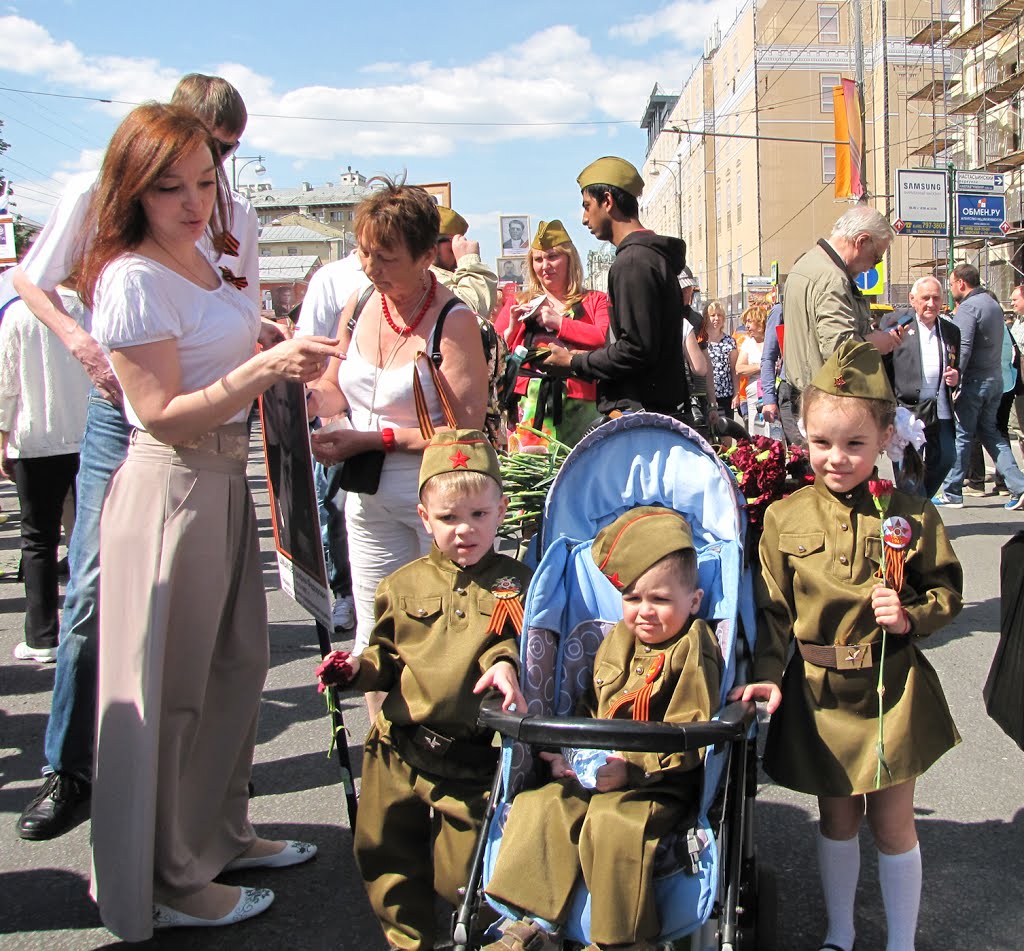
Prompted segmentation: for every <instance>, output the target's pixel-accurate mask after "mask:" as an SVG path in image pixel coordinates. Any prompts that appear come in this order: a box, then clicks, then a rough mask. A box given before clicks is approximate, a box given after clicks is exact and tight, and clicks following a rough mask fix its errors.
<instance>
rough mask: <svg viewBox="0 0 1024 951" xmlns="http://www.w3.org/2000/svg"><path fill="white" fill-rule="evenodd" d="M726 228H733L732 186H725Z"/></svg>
mask: <svg viewBox="0 0 1024 951" xmlns="http://www.w3.org/2000/svg"><path fill="white" fill-rule="evenodd" d="M725 227H726V228H727V229H731V228H732V185H729V184H726V186H725Z"/></svg>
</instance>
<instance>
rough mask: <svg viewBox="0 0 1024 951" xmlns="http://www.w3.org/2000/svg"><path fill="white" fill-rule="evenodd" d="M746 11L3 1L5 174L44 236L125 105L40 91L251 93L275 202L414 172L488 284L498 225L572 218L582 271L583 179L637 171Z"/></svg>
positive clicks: (250, 138)
mask: <svg viewBox="0 0 1024 951" xmlns="http://www.w3.org/2000/svg"><path fill="white" fill-rule="evenodd" d="M736 6H737V4H736V2H735V0H709V2H705V0H682V2H668V3H666V2H662V3H657V2H645V0H634V2H632V3H630V4H628V5H627V4H622V3H620V2H616V3H613V2H611V0H588V2H586V3H579V2H568V3H565V2H563V3H561V4H557V3H550V2H540V0H518V2H516V3H514V4H502V5H498V4H490V3H489V4H475V5H474V4H465V3H448V2H435V3H433V4H422V3H411V2H406V0H398V2H395V0H392V2H391V3H389V4H387V5H386V7H382V8H380V9H381V10H382V11H386V13H383V15H377V16H374V15H370V16H363V17H362V18H360V16H359V13H358V12H353V11H372V10H373V9H374V8H373V7H371V6H369V5H365V4H363V5H355V4H347V3H346V4H305V3H303V4H294V5H291V4H287V3H282V2H281V0H276V2H273V3H270V2H264V0H249V2H248V3H245V4H229V5H227V6H223V5H219V4H214V3H210V2H209V0H207V2H203V3H200V2H195V0H183V2H178V3H175V4H173V5H172V4H156V3H139V2H138V0H135V2H132V3H128V2H122V0H31V2H22V3H13V4H12V3H7V4H4V3H3V2H2V0H0V38H2V45H0V48H2V50H3V55H2V56H0V87H5V88H0V120H3V123H4V126H3V132H2V136H3V138H4V139H5V140H6V141H8V142H9V143H11V148H10V150H9V151H8V152H7V153H6V154H5V155H4V156H3V157H2V158H0V168H3V170H4V171H5V173H6V174H7V175H8V176H9V177H10V178H11V179H12V181H13V183H14V189H15V197H16V200H17V203H18V210H19V211H21V212H22V213H24V214H27V215H29V216H31V217H34V218H37V219H45V218H46V216H47V214H48V213H49V209H50V208H51V207H52V204H53V202H54V201H55V196H56V195H57V194H58V193H59V191H60V188H61V185H62V183H63V182H64V181H65V180H66V179H67V177H68V176H69V175H70V174H73V173H74V172H76V171H81V170H86V169H92V168H96V167H98V165H99V162H100V161H101V159H102V154H103V149H104V147H105V145H106V142H107V141H108V140H109V138H110V135H111V133H112V132H113V130H114V128H115V127H116V125H117V122H118V120H119V119H120V118H121V117H122V116H123V115H124V114H125V112H127V111H128V110H129V109H130V108H131V106H130V105H127V104H121V103H112V104H103V103H98V102H95V101H90V99H89V98H86V99H72V98H60V97H54V96H40V95H37V93H54V94H59V96H82V97H93V98H105V99H112V100H125V101H126V102H128V103H136V102H141V101H143V100H146V99H167V98H168V97H169V96H170V93H171V91H172V90H173V88H174V84H175V82H176V81H177V80H178V78H180V76H181V75H182V74H184V73H186V72H193V71H195V72H203V73H212V74H217V75H221V76H224V77H226V78H227V79H229V80H231V82H233V83H234V84H235V86H237V87H238V89H239V90H240V92H241V93H242V96H243V97H244V99H245V101H246V105H247V107H248V109H249V112H250V121H249V127H248V129H247V131H246V134H245V136H244V139H243V145H242V149H241V150H240V154H243V155H256V154H260V155H263V156H264V160H265V161H264V164H265V165H266V167H267V169H268V174H267V175H266V176H265V177H264V178H263V180H264V181H266V180H269V181H271V182H273V184H274V185H275V186H276V187H289V186H296V185H298V183H299V182H300V181H302V180H306V181H310V182H314V183H322V182H325V181H336V180H337V178H338V175H339V173H340V171H341V170H343V169H345V168H346V167H348V166H350V165H351V166H352V168H354V169H357V170H358V171H360V172H362V173H363V174H364V175H367V176H369V175H373V174H380V173H386V174H392V175H394V174H396V173H400V172H401V171H402V170H403V169H407V170H408V177H409V181H410V182H436V181H451V182H452V204H453V205H454V207H455V208H456V209H457V210H458V211H459V212H461V213H462V214H463V215H464V216H465V217H466V218H467V219H468V221H469V223H470V226H471V230H470V233H469V236H470V237H472V238H476V239H477V240H479V241H480V242H481V245H482V253H483V256H484V258H485V260H487V261H489V262H491V266H492V267H493V266H494V265H493V261H494V258H495V256H496V255H497V253H498V247H499V241H498V217H499V215H502V214H526V215H530V216H531V217H532V219H533V225H534V227H536V224H537V222H538V221H539V220H541V219H551V218H561V219H562V220H563V222H564V223H565V224H566V226H567V227H568V229H569V233H570V234H571V235H572V237H573V239H574V241H575V242H576V244H577V247H578V248H579V249H580V251H581V253H582V254H584V255H585V254H586V251H588V250H590V249H592V248H595V247H597V244H596V242H594V241H593V239H592V238H591V237H590V235H589V233H587V232H586V230H585V229H584V228H583V227H582V225H581V224H580V216H579V210H580V203H579V190H578V188H577V186H576V182H575V179H576V175H577V174H578V173H579V171H580V170H581V169H582V168H583V167H584V166H585V165H586V164H587V163H588V162H590V161H591V160H592V159H594V158H596V157H598V156H600V155H606V154H618V155H622V156H624V157H625V158H628V159H629V160H631V161H632V162H634V164H636V165H638V166H639V165H640V164H641V162H642V161H643V156H644V151H645V143H646V133H644V132H643V131H642V130H641V129H640V128H639V120H640V117H641V115H642V113H643V109H644V106H645V104H646V101H647V97H648V95H649V93H650V92H651V90H652V88H653V86H654V84H655V83H656V82H657V83H660V84H661V85H662V87H666V88H669V89H678V88H679V87H680V85H681V84H682V81H683V79H684V78H685V77H686V76H687V75H689V73H690V71H691V69H692V67H693V63H694V62H695V57H696V56H697V55H699V53H700V51H701V49H702V48H703V43H704V37H705V35H706V33H707V31H708V29H709V27H710V25H711V24H712V23H713V22H714V20H715V19H716V18H719V19H721V21H722V26H723V28H724V27H725V26H726V25H727V24H728V22H729V21H730V20H731V18H732V15H733V13H734V11H735V8H736ZM626 9H628V12H624V10H626ZM328 11H329V12H328ZM217 15H226V19H225V20H223V21H220V20H218V19H216V16H217ZM12 90H27V91H30V92H27V93H26V92H15V91H12ZM282 116H291V117H300V118H288V119H285V118H280V117H282ZM325 120H332V121H325ZM338 120H343V121H338ZM350 120H363V121H350ZM366 120H372V121H366ZM410 121H420V122H422V123H423V124H409V123H410ZM441 123H451V124H449V125H443V124H441ZM542 123H548V124H542ZM251 172H252V167H251V166H250V168H249V169H247V170H246V172H245V173H244V174H243V176H242V180H243V181H246V180H255V179H253V178H251V177H250V176H251Z"/></svg>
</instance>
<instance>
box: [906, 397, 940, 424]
mask: <svg viewBox="0 0 1024 951" xmlns="http://www.w3.org/2000/svg"><path fill="white" fill-rule="evenodd" d="M911 412H913V414H914V415H915V416H916V417H917V418H918V419H919V420H921V422H922V423H924V426H925V429H927V428H928V427H930V426H934V425H935V424H936V423H937V422H938V421H939V401H938V399H937V398H936V397H934V396H931V397H929V398H928V399H926V400H921V402H920V403H918V404H917V405H916V406H914V407H912V409H911Z"/></svg>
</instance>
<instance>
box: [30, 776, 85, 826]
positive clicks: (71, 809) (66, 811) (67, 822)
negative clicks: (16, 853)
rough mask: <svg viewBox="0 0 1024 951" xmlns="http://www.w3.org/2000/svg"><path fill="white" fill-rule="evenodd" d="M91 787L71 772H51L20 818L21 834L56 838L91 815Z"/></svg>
mask: <svg viewBox="0 0 1024 951" xmlns="http://www.w3.org/2000/svg"><path fill="white" fill-rule="evenodd" d="M91 795H92V786H91V784H89V783H87V782H86V781H85V780H83V779H77V778H76V777H74V776H72V775H70V774H69V773H50V775H49V776H47V777H46V781H45V782H44V783H43V785H42V786H41V787H40V789H39V792H37V793H36V794H35V796H34V797H33V798H32V801H31V802H30V803H29V804H28V805H27V806H26V807H25V811H24V812H23V813H22V814H21V818H20V819H18V835H20V836H21V837H22V838H23V839H32V840H34V841H40V840H42V839H55V838H57V836H59V835H63V834H64V833H65V832H67V831H68V829H70V828H72V827H73V826H75V825H77V824H78V823H79V822H80V821H81V820H82V819H84V818H85V816H86V815H87V814H88V809H87V808H82V807H86V806H87V805H88V802H89V798H90V796H91Z"/></svg>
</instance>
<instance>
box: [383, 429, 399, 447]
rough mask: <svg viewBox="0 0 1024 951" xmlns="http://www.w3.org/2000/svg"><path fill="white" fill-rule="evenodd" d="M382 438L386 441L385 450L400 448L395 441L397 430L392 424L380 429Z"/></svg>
mask: <svg viewBox="0 0 1024 951" xmlns="http://www.w3.org/2000/svg"><path fill="white" fill-rule="evenodd" d="M380 438H381V439H382V440H383V441H384V451H385V452H394V451H395V450H396V449H397V448H398V445H397V443H396V442H395V431H394V430H393V429H392V428H391V427H390V426H389V427H387V428H386V429H382V430H381V431H380Z"/></svg>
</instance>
